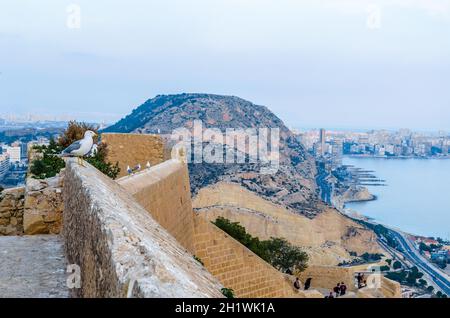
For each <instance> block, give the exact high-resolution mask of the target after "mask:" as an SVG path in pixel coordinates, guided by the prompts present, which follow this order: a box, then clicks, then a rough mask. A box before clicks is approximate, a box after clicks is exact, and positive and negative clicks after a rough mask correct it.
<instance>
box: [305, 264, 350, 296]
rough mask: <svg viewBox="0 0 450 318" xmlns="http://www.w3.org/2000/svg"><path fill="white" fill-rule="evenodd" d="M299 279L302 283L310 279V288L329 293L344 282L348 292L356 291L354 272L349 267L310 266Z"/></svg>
mask: <svg viewBox="0 0 450 318" xmlns="http://www.w3.org/2000/svg"><path fill="white" fill-rule="evenodd" d="M299 278H300V280H301V281H302V282H305V281H306V279H308V278H312V280H311V288H324V289H328V290H330V291H331V290H333V288H334V287H335V286H336V285H337V283H341V282H344V283H345V285H346V286H347V290H348V291H356V289H357V288H356V286H355V276H354V270H353V269H351V268H349V267H337V266H310V267H308V268H307V269H306V270H305V271H304V272H301V273H300V275H299Z"/></svg>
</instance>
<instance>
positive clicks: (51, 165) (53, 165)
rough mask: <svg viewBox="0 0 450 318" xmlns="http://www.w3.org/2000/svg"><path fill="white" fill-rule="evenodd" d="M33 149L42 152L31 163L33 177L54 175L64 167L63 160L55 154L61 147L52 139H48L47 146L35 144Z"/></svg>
mask: <svg viewBox="0 0 450 318" xmlns="http://www.w3.org/2000/svg"><path fill="white" fill-rule="evenodd" d="M34 149H35V150H36V151H37V152H39V153H41V154H42V158H39V159H35V160H34V161H33V162H32V163H31V167H30V172H31V174H32V175H33V177H34V178H36V179H45V178H51V177H54V176H56V175H57V174H58V173H59V172H60V171H61V169H63V168H64V167H65V163H64V160H62V159H61V158H60V157H58V156H57V154H58V153H60V152H61V147H60V146H59V145H58V144H57V143H56V142H55V141H54V140H53V139H50V143H49V145H48V146H35V148H34Z"/></svg>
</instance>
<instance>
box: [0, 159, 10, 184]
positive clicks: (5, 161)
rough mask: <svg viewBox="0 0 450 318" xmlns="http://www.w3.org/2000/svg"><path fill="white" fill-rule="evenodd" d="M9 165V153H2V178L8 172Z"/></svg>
mask: <svg viewBox="0 0 450 318" xmlns="http://www.w3.org/2000/svg"><path fill="white" fill-rule="evenodd" d="M9 166H10V163H9V155H8V154H1V155H0V180H1V179H3V177H4V176H5V175H6V173H7V172H8V170H9Z"/></svg>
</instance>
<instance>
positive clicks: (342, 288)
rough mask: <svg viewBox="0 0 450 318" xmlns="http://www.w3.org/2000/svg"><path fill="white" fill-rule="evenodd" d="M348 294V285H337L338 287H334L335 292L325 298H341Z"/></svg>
mask: <svg viewBox="0 0 450 318" xmlns="http://www.w3.org/2000/svg"><path fill="white" fill-rule="evenodd" d="M346 293H347V285H345V283H344V282H340V283H337V284H336V286H334V288H333V291H330V294H329V295H328V296H325V298H338V297H340V296H344V295H345V294H346Z"/></svg>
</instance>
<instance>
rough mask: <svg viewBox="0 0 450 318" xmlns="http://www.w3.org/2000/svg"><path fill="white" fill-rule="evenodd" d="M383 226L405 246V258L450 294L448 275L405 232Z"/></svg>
mask: <svg viewBox="0 0 450 318" xmlns="http://www.w3.org/2000/svg"><path fill="white" fill-rule="evenodd" d="M343 214H344V215H346V216H347V217H350V218H352V219H356V220H358V219H359V220H363V221H365V222H369V223H372V224H374V225H376V224H378V223H376V222H373V221H367V220H366V219H361V218H358V217H351V216H349V214H348V213H346V212H344V213H343ZM383 226H384V227H385V228H388V229H389V230H390V231H391V233H392V234H393V235H394V236H395V238H396V239H397V241H398V242H399V244H400V246H401V247H402V248H403V252H402V254H403V255H404V256H405V258H407V259H408V260H409V261H410V262H411V264H414V265H416V266H417V268H419V269H420V270H422V271H423V272H425V273H426V274H427V275H429V276H430V277H431V278H432V279H433V282H434V283H435V284H436V286H438V287H439V288H440V289H441V290H442V292H444V293H445V294H447V296H450V280H449V279H448V278H447V276H448V275H445V274H444V273H442V272H441V271H439V269H437V268H435V267H434V265H431V264H430V263H429V262H428V261H427V260H426V259H424V258H423V257H422V255H420V253H419V251H418V250H417V249H415V248H414V247H412V246H410V245H409V244H408V242H407V240H408V239H407V238H406V237H405V236H404V234H402V233H401V232H399V231H397V230H396V229H393V228H391V227H387V226H386V225H383ZM380 243H382V245H383V246H384V247H385V248H387V249H388V250H389V249H390V247H388V246H387V245H386V244H385V243H384V242H380Z"/></svg>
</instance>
